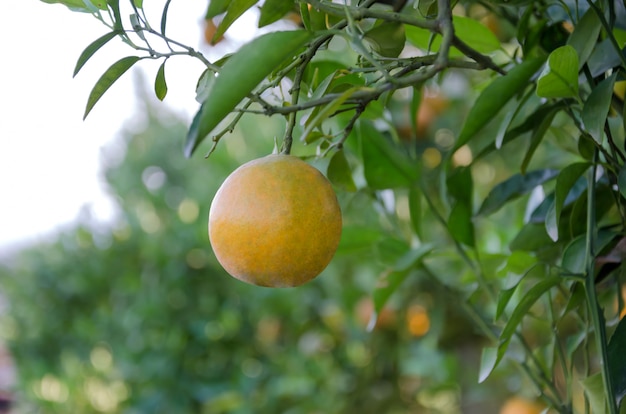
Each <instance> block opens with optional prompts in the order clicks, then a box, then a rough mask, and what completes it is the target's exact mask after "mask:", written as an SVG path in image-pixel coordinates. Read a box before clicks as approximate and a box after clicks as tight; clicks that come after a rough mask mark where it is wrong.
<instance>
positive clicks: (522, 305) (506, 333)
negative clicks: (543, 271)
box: [496, 276, 563, 365]
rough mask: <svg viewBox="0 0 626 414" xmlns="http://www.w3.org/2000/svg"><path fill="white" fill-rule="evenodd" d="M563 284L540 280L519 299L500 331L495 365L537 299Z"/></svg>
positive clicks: (555, 279)
mask: <svg viewBox="0 0 626 414" xmlns="http://www.w3.org/2000/svg"><path fill="white" fill-rule="evenodd" d="M562 282H563V279H562V278H561V277H556V276H552V277H547V278H545V279H541V280H540V281H539V282H537V283H536V284H535V285H534V286H533V287H531V288H530V289H529V290H528V292H526V293H525V294H524V296H523V297H522V298H521V300H520V301H519V303H518V304H517V306H516V307H515V309H514V310H513V312H512V313H511V315H510V316H509V319H508V321H507V323H506V325H505V326H504V328H503V329H502V332H501V333H500V346H499V347H498V357H497V358H496V365H497V363H498V362H499V361H500V360H501V359H502V357H503V356H504V353H505V352H506V348H507V347H508V345H509V342H510V341H511V337H512V336H513V334H514V333H515V331H516V330H517V327H518V326H519V324H520V323H521V322H522V319H524V317H525V316H526V315H527V314H528V312H529V311H530V308H531V307H532V306H533V305H534V304H535V302H536V301H537V299H539V298H540V297H541V296H543V295H544V294H545V293H546V292H547V291H548V290H550V289H551V288H553V287H554V286H557V285H559V284H560V283H562Z"/></svg>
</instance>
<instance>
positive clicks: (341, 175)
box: [327, 151, 356, 192]
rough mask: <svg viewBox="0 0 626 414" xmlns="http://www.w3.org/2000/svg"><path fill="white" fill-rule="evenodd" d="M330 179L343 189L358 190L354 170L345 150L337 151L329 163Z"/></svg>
mask: <svg viewBox="0 0 626 414" xmlns="http://www.w3.org/2000/svg"><path fill="white" fill-rule="evenodd" d="M327 174H328V179H329V180H330V182H331V183H333V184H334V185H336V186H337V187H339V188H341V189H342V190H343V191H349V192H353V191H356V184H354V180H353V179H352V171H351V170H350V165H349V164H348V160H347V159H346V154H345V153H344V152H343V151H337V152H336V153H335V155H333V157H332V158H331V159H330V163H329V164H328V172H327Z"/></svg>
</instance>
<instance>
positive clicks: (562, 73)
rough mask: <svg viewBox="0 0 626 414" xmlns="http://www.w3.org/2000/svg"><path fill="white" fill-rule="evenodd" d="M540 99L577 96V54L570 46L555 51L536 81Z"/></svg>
mask: <svg viewBox="0 0 626 414" xmlns="http://www.w3.org/2000/svg"><path fill="white" fill-rule="evenodd" d="M537 95H538V96H541V97H542V98H570V97H573V96H577V95H578V54H577V53H576V49H574V48H573V47H572V46H569V45H566V46H561V47H559V48H558V49H555V50H554V51H552V53H550V56H548V63H547V65H546V67H545V68H544V70H543V71H542V72H541V75H539V79H538V80H537Z"/></svg>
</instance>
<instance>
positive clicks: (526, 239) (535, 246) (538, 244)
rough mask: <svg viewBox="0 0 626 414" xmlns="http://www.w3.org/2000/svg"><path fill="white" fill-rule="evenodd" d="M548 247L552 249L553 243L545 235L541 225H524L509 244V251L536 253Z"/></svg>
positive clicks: (544, 229) (543, 227) (544, 227)
mask: <svg viewBox="0 0 626 414" xmlns="http://www.w3.org/2000/svg"><path fill="white" fill-rule="evenodd" d="M549 247H554V241H553V240H552V239H551V238H550V237H549V236H548V234H547V233H546V226H545V225H544V224H543V223H542V224H535V223H528V224H526V225H525V226H524V227H522V229H521V230H520V231H519V233H518V234H517V235H516V236H515V238H514V239H513V240H512V241H511V243H510V244H509V248H510V249H511V250H521V251H525V252H536V251H540V250H543V249H546V248H549Z"/></svg>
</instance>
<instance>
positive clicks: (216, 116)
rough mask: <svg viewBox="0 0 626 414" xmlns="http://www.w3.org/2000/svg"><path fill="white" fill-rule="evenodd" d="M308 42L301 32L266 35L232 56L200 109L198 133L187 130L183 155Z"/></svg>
mask: <svg viewBox="0 0 626 414" xmlns="http://www.w3.org/2000/svg"><path fill="white" fill-rule="evenodd" d="M309 38H310V34H309V33H308V32H305V31H302V30H297V31H286V32H272V33H267V34H265V35H262V36H261V37H258V38H256V39H254V40H253V41H251V42H250V43H248V44H246V45H244V46H243V47H242V48H241V49H239V51H237V52H236V53H235V54H234V55H232V56H231V57H230V58H229V59H228V61H226V63H224V66H222V69H221V70H220V74H219V76H218V77H216V78H215V80H214V82H213V84H212V85H211V89H210V91H209V94H208V97H207V99H206V100H205V101H204V102H203V104H202V106H201V107H200V110H199V117H198V127H197V129H190V130H189V133H188V134H187V140H186V143H185V154H186V155H187V156H191V154H192V153H193V152H194V151H195V149H196V148H197V147H198V145H199V144H200V142H202V140H204V139H205V138H206V136H207V135H208V134H209V133H211V131H212V130H213V129H214V128H215V127H216V126H217V125H218V124H219V123H220V121H222V120H223V119H224V118H225V117H226V116H227V115H228V114H229V113H230V112H231V111H232V110H233V109H235V107H236V106H237V104H238V103H239V102H241V100H242V99H243V98H245V97H246V96H247V95H248V94H249V93H250V92H252V90H253V89H254V88H255V87H256V86H257V85H258V84H259V83H260V82H261V81H262V80H263V79H264V78H265V77H266V76H267V75H269V74H270V73H271V72H272V71H273V70H274V69H275V68H276V66H278V65H280V64H281V63H282V62H283V61H285V60H287V59H290V58H291V57H292V56H293V55H294V54H295V53H296V52H297V51H298V50H299V49H300V47H302V45H303V44H304V43H305V42H306V41H307V40H309ZM276 45H280V47H276Z"/></svg>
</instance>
